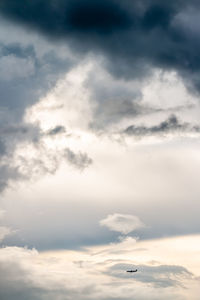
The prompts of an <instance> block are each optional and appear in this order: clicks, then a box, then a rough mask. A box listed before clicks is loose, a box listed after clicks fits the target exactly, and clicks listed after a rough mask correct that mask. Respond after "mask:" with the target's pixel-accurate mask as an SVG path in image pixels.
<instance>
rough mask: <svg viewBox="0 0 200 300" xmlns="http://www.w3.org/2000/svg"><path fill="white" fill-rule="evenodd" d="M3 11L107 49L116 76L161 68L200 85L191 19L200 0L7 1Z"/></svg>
mask: <svg viewBox="0 0 200 300" xmlns="http://www.w3.org/2000/svg"><path fill="white" fill-rule="evenodd" d="M0 11H1V14H2V15H3V16H4V17H6V18H9V19H11V20H13V21H17V22H19V23H21V24H24V25H25V26H28V27H30V28H32V29H35V30H38V31H40V32H41V33H43V34H44V35H46V36H47V37H48V38H52V39H56V38H62V39H65V40H66V41H67V42H68V43H71V45H73V47H75V48H76V50H77V51H94V52H96V51H97V52H101V53H104V54H106V56H107V58H108V67H109V69H110V71H112V72H113V73H114V74H115V75H116V76H125V77H139V76H142V77H144V76H146V75H148V73H149V71H150V70H151V67H158V68H162V69H165V70H176V71H178V72H179V74H180V75H182V76H183V78H187V79H189V80H190V81H191V82H192V83H193V85H194V86H195V87H196V88H199V87H200V81H199V76H198V74H199V70H200V59H199V50H200V42H199V30H198V28H195V26H190V27H189V26H187V24H185V20H186V19H189V20H191V19H192V15H193V13H191V11H193V12H195V13H196V14H197V12H198V11H199V3H198V1H195V0H193V1H189V2H188V1H186V0H178V1H172V0H170V1H167V2H162V3H161V1H157V0H154V1H153V0H147V1H146V0H136V1H129V0H123V1H122V0H118V1H116V0H101V1H100V0H97V1H92V0H73V1H72V0H68V1H64V0H58V1H53V0H36V1H24V0H23V1H18V0H2V1H1V3H0ZM190 23H191V22H190Z"/></svg>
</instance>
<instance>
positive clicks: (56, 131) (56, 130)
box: [47, 125, 66, 135]
mask: <svg viewBox="0 0 200 300" xmlns="http://www.w3.org/2000/svg"><path fill="white" fill-rule="evenodd" d="M65 132H66V130H65V127H64V126H61V125H58V126H56V127H54V128H53V129H50V130H49V131H48V132H47V135H57V134H61V133H65Z"/></svg>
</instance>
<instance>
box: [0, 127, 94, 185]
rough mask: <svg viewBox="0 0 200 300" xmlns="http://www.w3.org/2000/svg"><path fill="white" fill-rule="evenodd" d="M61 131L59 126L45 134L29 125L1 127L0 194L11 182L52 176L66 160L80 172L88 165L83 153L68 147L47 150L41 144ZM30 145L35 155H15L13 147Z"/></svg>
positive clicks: (16, 153) (63, 129)
mask: <svg viewBox="0 0 200 300" xmlns="http://www.w3.org/2000/svg"><path fill="white" fill-rule="evenodd" d="M62 132H65V128H64V127H63V126H57V127H55V128H53V129H52V130H50V131H49V132H47V133H45V132H42V131H41V129H40V127H38V126H36V125H33V124H30V123H19V124H18V125H17V124H16V123H13V124H5V125H4V126H3V127H1V129H0V158H1V161H0V171H1V172H0V191H3V190H4V189H5V188H7V187H8V186H9V185H10V183H12V182H14V181H21V180H28V179H31V178H32V177H33V178H34V177H35V176H42V175H45V174H46V173H50V174H54V173H55V172H56V171H57V169H58V168H59V166H60V164H61V162H63V161H66V162H67V163H70V164H71V165H73V166H74V167H75V168H78V169H81V170H84V169H85V168H87V167H89V165H91V164H92V159H91V158H90V157H88V155H87V154H86V153H81V152H80V153H75V152H73V151H72V150H71V149H69V148H63V149H60V150H57V149H48V147H47V146H45V143H43V141H44V139H45V137H46V136H48V137H49V138H51V139H53V138H54V136H55V135H58V134H60V133H62ZM27 145H28V146H31V147H32V148H33V150H34V152H35V154H34V155H33V156H31V157H30V156H28V157H26V153H25V152H24V154H18V152H17V147H20V146H23V147H26V146H27Z"/></svg>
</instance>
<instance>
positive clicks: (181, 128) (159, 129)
mask: <svg viewBox="0 0 200 300" xmlns="http://www.w3.org/2000/svg"><path fill="white" fill-rule="evenodd" d="M183 132H185V133H187V132H188V133H192V132H193V133H199V132H200V127H199V126H193V125H191V124H189V123H186V122H184V123H183V122H181V121H179V119H178V118H177V117H176V116H175V115H171V116H169V118H168V119H167V120H165V121H163V122H161V123H160V124H158V125H154V126H150V127H147V126H144V125H142V126H137V125H131V126H129V127H128V128H126V129H125V130H124V133H125V134H127V135H130V136H131V135H132V136H137V137H143V136H147V135H149V136H150V135H152V136H153V135H165V134H168V133H183Z"/></svg>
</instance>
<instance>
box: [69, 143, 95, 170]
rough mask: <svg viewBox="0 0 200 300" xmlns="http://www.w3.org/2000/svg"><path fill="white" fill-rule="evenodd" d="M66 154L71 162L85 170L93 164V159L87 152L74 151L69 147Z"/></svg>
mask: <svg viewBox="0 0 200 300" xmlns="http://www.w3.org/2000/svg"><path fill="white" fill-rule="evenodd" d="M65 154H66V157H67V160H68V161H69V163H71V164H72V165H74V166H76V167H77V168H78V169H81V170H83V169H85V168H87V167H88V166H89V165H91V164H92V159H91V158H90V157H88V155H87V154H86V153H82V152H79V153H74V152H73V151H72V150H71V149H69V148H67V149H66V150H65Z"/></svg>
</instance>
